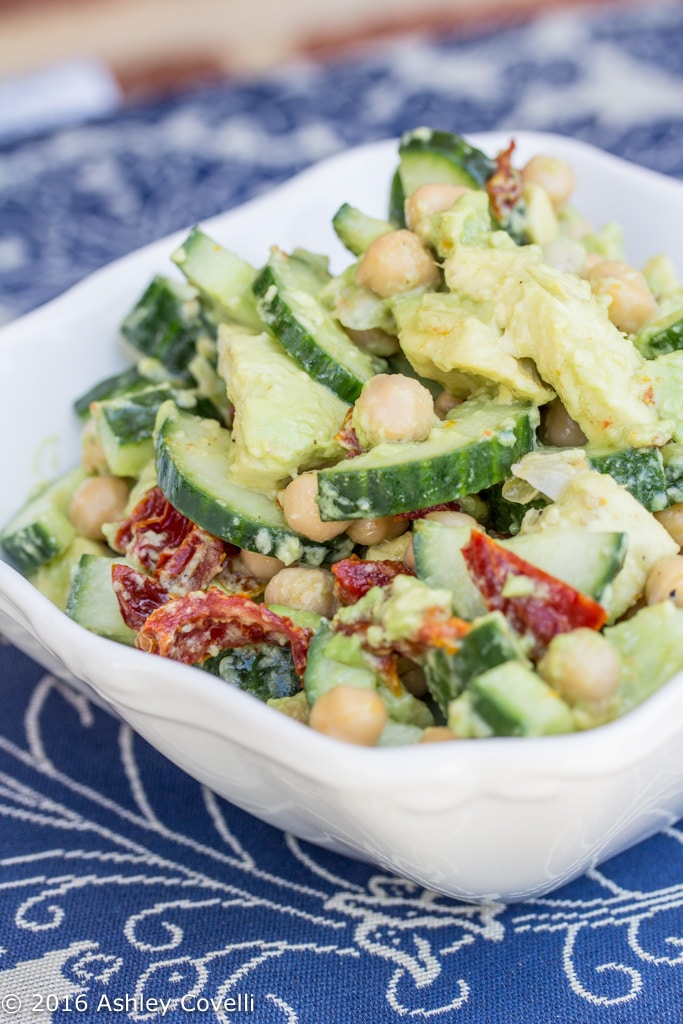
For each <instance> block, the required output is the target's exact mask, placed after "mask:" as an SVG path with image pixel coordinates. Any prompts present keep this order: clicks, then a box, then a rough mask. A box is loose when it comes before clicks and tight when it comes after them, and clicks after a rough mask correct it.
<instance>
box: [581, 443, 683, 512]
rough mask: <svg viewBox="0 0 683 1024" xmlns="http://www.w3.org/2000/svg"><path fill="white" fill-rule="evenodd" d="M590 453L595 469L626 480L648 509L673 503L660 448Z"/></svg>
mask: <svg viewBox="0 0 683 1024" xmlns="http://www.w3.org/2000/svg"><path fill="white" fill-rule="evenodd" d="M586 455H587V456H588V461H589V463H590V465H591V467H592V468H593V469H595V470H596V471H597V472H598V473H607V474H609V476H611V477H613V478H614V479H615V480H616V481H617V483H618V484H622V485H623V486H624V487H625V488H626V490H627V491H628V492H629V493H630V494H632V495H633V497H634V498H635V499H636V500H637V501H639V502H640V504H641V505H643V506H644V507H645V508H646V509H647V510H648V512H661V511H662V509H665V508H666V507H667V505H668V504H669V499H668V496H667V480H666V474H665V472H664V462H663V460H662V453H661V452H660V451H659V449H658V448H633V449H628V448H627V449H624V450H623V451H616V452H604V453H599V452H592V451H591V450H590V449H587V450H586Z"/></svg>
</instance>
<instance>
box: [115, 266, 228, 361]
mask: <svg viewBox="0 0 683 1024" xmlns="http://www.w3.org/2000/svg"><path fill="white" fill-rule="evenodd" d="M121 334H122V335H123V337H124V338H125V339H126V341H127V342H128V344H129V345H130V346H131V347H132V348H133V349H134V350H135V351H136V352H137V353H139V354H140V355H141V356H149V357H151V358H153V359H158V360H159V362H160V363H162V364H163V365H164V366H165V367H166V369H167V370H168V371H169V372H170V373H172V374H183V375H185V376H188V371H187V366H188V363H189V361H190V360H191V359H192V357H193V355H194V354H195V349H196V345H197V341H198V339H199V338H201V337H205V336H207V335H208V336H210V337H214V336H215V334H216V329H215V327H213V325H212V324H211V323H210V321H209V319H208V317H207V316H206V314H205V312H204V311H203V309H202V308H201V305H200V303H199V301H198V292H197V290H196V289H195V288H192V287H191V286H190V285H188V284H187V283H186V282H185V281H173V280H171V278H169V277H163V276H161V275H157V276H156V277H154V278H153V279H152V281H151V283H150V284H149V285H148V287H147V288H146V289H145V291H144V292H143V294H142V295H141V297H140V299H139V300H138V301H137V303H136V304H135V306H134V307H133V309H132V310H131V311H130V313H129V314H128V315H127V316H126V317H125V319H124V320H123V322H122V324H121Z"/></svg>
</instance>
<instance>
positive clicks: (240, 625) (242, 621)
mask: <svg viewBox="0 0 683 1024" xmlns="http://www.w3.org/2000/svg"><path fill="white" fill-rule="evenodd" d="M312 636H313V630H311V629H306V628H305V627H303V626H297V625H295V624H294V623H293V622H292V621H291V619H288V618H287V617H286V616H284V615H277V614H276V613H275V612H272V611H270V609H269V608H267V607H266V606H265V605H263V604H256V603H255V602H254V601H252V600H250V598H248V597H242V596H241V595H238V594H230V595H228V594H225V593H223V591H222V590H219V589H218V588H217V587H209V589H208V590H206V591H194V592H193V593H191V594H186V595H185V596H183V597H176V598H171V600H170V601H167V602H166V603H165V604H163V605H161V606H160V607H159V608H157V609H156V610H155V611H153V612H152V614H151V615H150V616H149V617H148V618H147V619H146V621H145V622H144V624H143V626H142V629H141V630H140V632H139V633H138V636H137V640H136V645H137V646H138V647H139V648H140V649H141V650H143V651H149V652H151V653H153V654H160V655H161V656H162V657H164V658H171V659H173V660H174V661H182V662H183V663H184V664H186V665H195V664H198V663H201V662H202V661H204V660H206V658H209V657H211V656H212V655H215V654H217V653H218V652H219V651H221V650H224V649H225V648H228V647H244V646H246V645H247V644H259V643H271V644H279V645H280V646H284V645H285V644H290V645H291V648H292V658H293V661H294V667H295V669H296V671H297V673H298V674H299V675H302V674H303V672H304V670H305V668H306V659H307V656H308V646H309V644H310V641H311V637H312Z"/></svg>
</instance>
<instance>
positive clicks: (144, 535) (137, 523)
mask: <svg viewBox="0 0 683 1024" xmlns="http://www.w3.org/2000/svg"><path fill="white" fill-rule="evenodd" d="M193 528H194V524H193V523H192V522H191V520H189V519H188V518H187V517H186V516H184V515H182V513H180V512H178V511H177V510H176V509H175V508H174V507H173V505H171V503H170V502H169V500H168V499H167V497H166V495H165V494H164V492H163V491H162V490H161V488H160V487H152V488H151V489H150V490H149V491H147V492H146V493H145V494H144V495H143V497H142V498H141V499H140V501H139V502H138V503H137V505H136V506H135V508H134V509H133V511H132V512H131V514H130V515H129V517H128V518H127V519H126V520H125V521H124V522H123V523H121V525H120V526H119V528H118V531H117V533H116V536H115V538H114V547H115V549H116V550H117V551H120V552H121V553H123V554H126V555H127V556H128V557H129V558H130V559H131V560H132V561H135V562H136V563H138V564H139V565H140V566H142V568H143V569H147V570H149V571H152V570H154V569H155V568H156V567H157V564H158V563H159V559H160V557H161V556H162V554H163V553H164V552H165V551H166V552H172V551H175V550H176V549H177V548H179V547H180V545H181V544H182V542H183V541H184V539H185V537H186V536H187V535H188V533H190V531H191V530H192V529H193Z"/></svg>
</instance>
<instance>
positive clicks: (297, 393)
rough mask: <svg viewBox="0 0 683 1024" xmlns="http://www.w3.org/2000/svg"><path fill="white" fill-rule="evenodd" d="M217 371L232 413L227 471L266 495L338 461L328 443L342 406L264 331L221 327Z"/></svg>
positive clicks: (338, 451) (338, 450)
mask: <svg viewBox="0 0 683 1024" xmlns="http://www.w3.org/2000/svg"><path fill="white" fill-rule="evenodd" d="M218 367H219V372H220V373H221V376H222V377H223V378H224V379H225V380H226V381H227V389H228V397H229V399H230V401H231V402H232V403H233V405H234V407H235V418H234V422H233V433H232V455H231V463H230V471H231V475H232V478H233V479H234V481H235V482H236V483H239V484H241V485H242V486H243V487H252V488H254V489H255V490H258V491H265V492H272V491H274V490H276V489H277V488H278V487H281V486H282V485H283V484H285V483H286V482H287V480H288V479H289V478H290V477H291V476H292V475H293V474H295V473H298V472H299V471H300V470H303V469H314V468H316V467H317V466H320V465H322V464H323V463H325V462H333V461H335V460H336V459H340V458H342V456H343V455H344V450H343V448H342V447H341V445H340V444H339V443H338V442H337V441H336V440H335V434H336V433H337V432H338V431H339V430H340V429H341V427H342V424H343V422H344V417H345V415H346V411H347V408H348V406H347V404H346V403H345V402H343V401H342V400H341V399H340V398H337V396H336V395H334V394H333V393H332V392H331V391H329V390H328V388H326V387H325V386H324V385H322V384H319V383H317V381H314V380H312V379H311V377H309V376H308V374H307V373H306V372H305V371H304V370H302V369H301V368H300V367H299V366H298V365H297V364H296V363H295V362H294V360H293V359H292V358H291V357H290V356H289V355H287V353H286V352H285V350H284V349H283V348H282V346H281V345H280V343H279V342H278V341H276V340H275V338H273V337H272V336H271V335H270V334H268V333H267V332H263V333H261V334H256V333H253V332H251V331H249V330H247V329H246V328H242V327H238V326H234V325H227V324H223V325H221V327H220V328H219V334H218Z"/></svg>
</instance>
